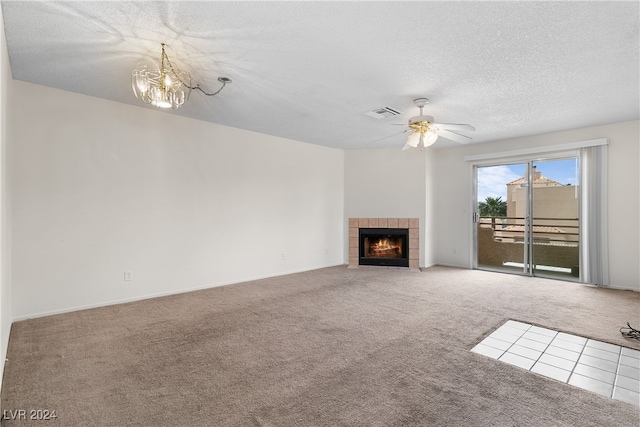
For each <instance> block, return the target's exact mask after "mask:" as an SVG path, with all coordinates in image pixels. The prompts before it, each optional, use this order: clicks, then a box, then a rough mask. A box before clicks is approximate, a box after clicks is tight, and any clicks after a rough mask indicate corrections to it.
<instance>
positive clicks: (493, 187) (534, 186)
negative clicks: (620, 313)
mask: <svg viewBox="0 0 640 427" xmlns="http://www.w3.org/2000/svg"><path fill="white" fill-rule="evenodd" d="M578 176H579V173H578V161H577V158H576V157H569V158H562V159H550V160H529V161H526V162H520V163H502V164H497V165H490V166H476V167H475V183H476V185H475V189H476V191H475V203H474V204H475V206H476V211H475V213H474V224H475V227H474V241H475V265H474V266H475V267H476V268H479V269H486V270H493V271H503V272H511V273H518V274H525V275H536V276H545V277H557V278H563V279H567V280H577V279H578V277H579V264H580V263H579V258H580V257H579V242H580V238H579V237H580V236H579V234H580V233H579V230H580V219H579V216H580V214H579V212H580V204H579V200H580V189H579V182H578Z"/></svg>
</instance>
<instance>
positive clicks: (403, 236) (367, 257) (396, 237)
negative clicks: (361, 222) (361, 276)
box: [360, 228, 409, 267]
mask: <svg viewBox="0 0 640 427" xmlns="http://www.w3.org/2000/svg"><path fill="white" fill-rule="evenodd" d="M408 237H409V230H408V229H406V228H361V229H360V265H381V266H396V267H409V253H408V249H409V248H408V244H407V243H408Z"/></svg>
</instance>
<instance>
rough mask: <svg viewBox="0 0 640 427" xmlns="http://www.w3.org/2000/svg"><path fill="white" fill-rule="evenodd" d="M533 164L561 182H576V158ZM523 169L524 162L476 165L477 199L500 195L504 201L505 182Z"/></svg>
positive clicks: (575, 183) (514, 178)
mask: <svg viewBox="0 0 640 427" xmlns="http://www.w3.org/2000/svg"><path fill="white" fill-rule="evenodd" d="M534 166H536V167H537V170H538V171H539V172H542V175H543V176H546V177H547V178H550V179H553V180H554V181H558V182H559V183H561V184H565V185H566V184H571V185H577V184H578V172H577V168H578V162H577V159H562V160H547V161H541V162H534ZM525 169H526V164H525V163H518V164H513V165H501V166H487V167H478V201H479V202H481V201H484V200H486V198H487V197H494V198H495V197H502V200H504V201H506V200H507V185H506V184H507V183H508V182H511V181H513V180H516V179H518V178H520V177H521V176H523V175H524V172H525Z"/></svg>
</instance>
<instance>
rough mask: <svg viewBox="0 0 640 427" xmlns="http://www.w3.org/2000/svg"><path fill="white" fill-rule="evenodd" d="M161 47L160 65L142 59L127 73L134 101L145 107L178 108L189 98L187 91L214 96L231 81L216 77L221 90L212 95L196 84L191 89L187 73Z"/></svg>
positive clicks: (189, 93) (163, 45) (189, 77)
mask: <svg viewBox="0 0 640 427" xmlns="http://www.w3.org/2000/svg"><path fill="white" fill-rule="evenodd" d="M161 45H162V54H161V56H160V62H159V63H158V62H156V61H153V60H151V59H143V60H141V61H140V62H138V64H137V65H136V67H135V68H134V70H133V72H132V73H131V86H132V88H133V93H134V94H135V96H136V98H138V99H139V100H141V101H142V102H144V103H146V104H151V105H153V106H155V107H158V108H173V109H174V110H176V109H178V108H180V107H181V106H182V105H183V104H184V102H185V100H187V99H189V96H190V95H191V91H192V90H194V89H197V90H199V91H200V92H202V93H203V94H205V95H207V96H214V95H217V94H218V93H220V91H221V90H222V89H223V88H224V87H225V85H226V84H227V83H231V79H229V78H227V77H218V81H219V82H220V83H222V87H221V88H220V89H219V90H218V91H217V92H214V93H208V92H206V91H205V90H203V89H202V88H201V87H200V85H195V86H191V76H190V75H189V73H187V72H184V71H181V70H180V69H179V68H178V67H177V66H176V65H174V64H173V63H172V62H171V61H170V60H169V57H168V56H167V53H166V52H165V49H164V47H165V44H164V43H161Z"/></svg>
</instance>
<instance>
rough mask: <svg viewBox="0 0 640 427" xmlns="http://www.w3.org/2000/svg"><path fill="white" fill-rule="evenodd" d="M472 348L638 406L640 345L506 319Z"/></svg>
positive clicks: (486, 354)
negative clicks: (616, 343) (588, 336)
mask: <svg viewBox="0 0 640 427" xmlns="http://www.w3.org/2000/svg"><path fill="white" fill-rule="evenodd" d="M471 351H472V352H474V353H478V354H482V355H484V356H488V357H491V358H493V359H496V360H499V361H501V362H505V363H509V364H511V365H515V366H518V367H520V368H523V369H526V370H528V371H531V372H535V373H537V374H540V375H544V376H546V377H549V378H553V379H555V380H558V381H562V382H564V383H567V384H571V385H573V386H576V387H580V388H583V389H586V390H589V391H592V392H595V393H598V394H601V395H603V396H607V397H610V398H613V399H617V400H622V401H624V402H627V403H631V404H633V405H636V406H640V351H638V350H633V349H630V348H626V347H621V346H619V345H614V344H609V343H605V342H602V341H596V340H592V339H589V338H585V337H581V336H578V335H571V334H566V333H564V332H558V331H554V330H551V329H546V328H541V327H539V326H534V325H530V324H528V323H522V322H517V321H515V320H509V321H507V322H506V323H505V324H504V325H502V326H500V327H499V328H498V329H496V330H495V331H494V332H493V333H492V334H491V335H489V336H488V337H486V338H485V339H484V340H482V341H481V342H480V343H479V344H478V345H476V346H475V347H473V348H472V349H471Z"/></svg>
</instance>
